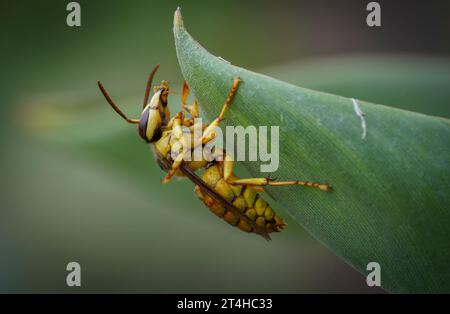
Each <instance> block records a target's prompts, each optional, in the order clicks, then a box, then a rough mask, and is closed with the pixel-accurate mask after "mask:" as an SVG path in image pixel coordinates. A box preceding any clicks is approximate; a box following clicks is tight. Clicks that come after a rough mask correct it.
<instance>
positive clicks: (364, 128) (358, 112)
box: [352, 98, 367, 139]
mask: <svg viewBox="0 0 450 314" xmlns="http://www.w3.org/2000/svg"><path fill="white" fill-rule="evenodd" d="M352 101H353V109H354V110H355V113H356V115H357V116H358V117H359V119H360V120H361V127H362V135H361V138H362V139H365V138H366V135H367V126H366V119H365V118H364V116H365V113H364V112H363V111H362V110H361V108H360V107H359V105H358V102H357V101H356V99H354V98H352Z"/></svg>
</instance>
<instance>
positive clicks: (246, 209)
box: [195, 163, 285, 233]
mask: <svg viewBox="0 0 450 314" xmlns="http://www.w3.org/2000/svg"><path fill="white" fill-rule="evenodd" d="M235 178H236V177H235V176H234V175H233V179H235ZM202 179H203V181H204V182H205V183H206V184H208V185H209V186H210V187H212V188H213V189H214V190H215V191H216V192H217V193H219V194H220V195H221V196H222V197H223V198H224V199H226V200H227V201H228V202H230V203H231V204H233V205H234V206H235V207H236V208H237V209H238V210H239V211H240V212H241V213H242V214H244V215H245V216H247V217H248V218H250V219H251V220H252V221H254V222H255V223H256V224H257V225H258V226H260V227H262V228H264V229H265V230H266V232H267V233H270V232H274V231H275V232H277V231H280V230H281V229H282V228H283V227H284V226H285V223H284V221H283V219H282V218H280V217H279V216H278V215H277V214H276V213H275V211H274V210H273V209H272V208H271V207H270V206H269V204H267V202H266V201H265V200H264V199H263V198H262V197H261V196H260V195H259V194H258V193H257V192H256V191H255V189H254V188H252V187H251V186H241V185H231V184H229V183H227V182H226V181H225V179H224V178H223V164H222V163H217V164H214V165H212V166H210V167H209V168H208V169H206V171H205V173H204V174H203V176H202ZM195 192H196V194H197V195H198V196H199V198H200V199H201V200H202V201H203V203H204V204H205V205H206V206H207V207H208V208H209V209H210V210H211V211H212V212H213V213H214V214H216V215H217V216H219V217H221V218H223V219H224V220H225V221H226V222H228V223H229V224H230V225H232V226H236V227H238V228H239V229H241V230H242V231H246V232H255V230H254V228H253V227H252V226H251V225H250V224H249V223H248V222H247V221H245V220H244V219H241V217H239V215H237V214H235V213H233V212H232V211H230V210H228V209H225V208H224V207H223V206H222V204H221V203H220V202H219V201H218V200H215V199H214V198H212V197H210V196H209V195H207V194H205V193H202V191H201V188H200V187H199V186H196V187H195Z"/></svg>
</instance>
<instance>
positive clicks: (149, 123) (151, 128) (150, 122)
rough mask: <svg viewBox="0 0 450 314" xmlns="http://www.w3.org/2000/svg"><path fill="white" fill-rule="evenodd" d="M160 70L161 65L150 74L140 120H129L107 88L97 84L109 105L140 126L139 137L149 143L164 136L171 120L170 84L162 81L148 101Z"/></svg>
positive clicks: (124, 117) (130, 121)
mask: <svg viewBox="0 0 450 314" xmlns="http://www.w3.org/2000/svg"><path fill="white" fill-rule="evenodd" d="M158 68H159V64H158V65H156V66H155V68H154V69H153V71H152V72H151V73H150V77H149V79H148V82H147V87H146V89H145V96H144V106H143V110H142V113H141V117H140V118H139V119H129V118H128V117H127V116H126V115H125V114H124V113H123V112H122V111H121V110H120V109H119V107H118V106H117V105H116V104H115V103H114V101H113V100H112V99H111V97H110V96H109V94H108V93H107V92H106V90H105V88H104V87H103V85H102V84H101V83H100V82H97V84H98V87H99V88H100V90H101V92H102V93H103V96H105V98H106V100H107V101H108V103H109V104H110V105H111V107H112V108H113V109H114V111H116V112H117V113H118V114H119V115H120V116H121V117H122V118H123V119H125V121H127V122H128V123H132V124H137V125H138V132H139V135H140V136H141V137H142V138H143V139H144V140H145V141H146V142H147V143H151V142H155V141H157V140H158V139H159V138H160V137H161V134H162V130H163V128H164V127H165V126H166V125H167V123H168V120H169V118H170V112H169V108H168V107H167V97H168V95H169V83H168V82H167V81H162V82H161V85H159V86H156V87H155V93H154V95H153V96H152V98H151V99H150V101H148V99H149V96H150V89H151V86H152V82H153V77H154V76H155V73H156V71H157V70H158Z"/></svg>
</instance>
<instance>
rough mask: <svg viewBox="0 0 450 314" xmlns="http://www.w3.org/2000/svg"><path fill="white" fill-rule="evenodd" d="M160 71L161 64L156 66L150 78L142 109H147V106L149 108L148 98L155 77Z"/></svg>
mask: <svg viewBox="0 0 450 314" xmlns="http://www.w3.org/2000/svg"><path fill="white" fill-rule="evenodd" d="M158 69H159V64H157V65H155V67H154V68H153V71H152V72H151V73H150V76H149V77H148V81H147V87H146V88H145V96H144V105H143V106H142V108H145V106H147V103H148V97H149V96H150V89H151V88H152V82H153V77H154V76H155V74H156V71H158Z"/></svg>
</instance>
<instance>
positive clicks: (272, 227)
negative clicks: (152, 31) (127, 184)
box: [98, 65, 331, 239]
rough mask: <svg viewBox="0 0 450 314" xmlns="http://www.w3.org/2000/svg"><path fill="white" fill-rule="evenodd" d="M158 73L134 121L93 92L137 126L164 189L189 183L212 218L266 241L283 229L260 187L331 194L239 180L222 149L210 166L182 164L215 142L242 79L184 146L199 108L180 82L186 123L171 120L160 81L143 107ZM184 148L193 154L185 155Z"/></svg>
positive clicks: (206, 163) (194, 162)
mask: <svg viewBox="0 0 450 314" xmlns="http://www.w3.org/2000/svg"><path fill="white" fill-rule="evenodd" d="M158 68H159V65H157V66H156V67H155V68H154V69H153V71H152V72H151V73H150V77H149V79H148V82H147V87H146V89H145V96H144V104H143V110H142V113H141V116H140V118H139V119H129V118H128V117H127V116H126V115H125V114H124V113H123V112H122V111H121V110H120V109H119V107H118V106H117V105H116V104H115V103H114V101H113V100H112V99H111V97H110V96H109V95H108V93H107V92H106V90H105V88H104V87H103V85H102V84H101V83H100V82H98V86H99V88H100V90H101V92H102V93H103V95H104V96H105V98H106V100H107V101H108V103H109V104H110V105H111V107H112V108H113V109H114V110H115V111H116V112H117V113H118V114H119V115H120V116H121V117H122V118H123V119H125V120H126V121H127V122H128V123H132V124H137V125H138V132H139V135H140V136H141V137H142V138H143V139H144V140H145V141H146V142H147V143H151V144H152V147H153V150H154V153H155V158H156V161H157V162H158V164H159V166H160V167H161V169H163V170H164V171H165V172H167V175H166V176H165V177H164V179H163V183H167V182H169V181H170V179H171V178H172V177H173V176H181V177H187V178H189V179H190V180H191V181H192V182H194V184H195V193H196V194H197V195H198V197H199V198H200V199H201V200H202V201H203V203H204V204H205V205H206V206H207V207H208V208H209V209H210V210H211V211H212V212H213V213H214V214H216V215H217V216H219V217H221V218H223V219H224V220H225V221H226V222H228V223H229V224H230V225H233V226H237V227H238V228H239V229H241V230H243V231H246V232H252V233H257V234H260V235H262V236H263V237H264V238H266V239H270V237H269V233H271V232H278V231H280V230H281V229H283V227H284V226H285V223H284V221H283V219H282V218H281V217H279V216H278V215H277V214H276V213H275V211H274V210H273V209H272V207H270V206H269V205H268V204H267V202H266V201H265V200H264V199H263V198H262V197H261V196H260V195H259V194H258V192H261V191H263V186H268V185H270V186H286V185H302V186H308V187H314V188H318V189H320V190H323V191H330V190H331V186H329V185H328V184H322V183H316V182H310V181H300V180H293V181H277V180H273V179H270V178H248V179H240V178H238V177H237V176H236V175H235V174H234V173H233V160H232V158H231V157H230V156H228V155H227V154H226V152H224V150H223V149H218V148H215V150H214V151H213V154H217V156H221V157H222V158H216V159H213V160H212V161H208V160H206V159H204V158H203V159H201V160H195V159H190V160H192V161H190V160H189V159H188V160H189V161H186V158H184V157H186V156H185V155H186V154H191V153H192V152H193V151H194V149H193V148H194V147H193V146H194V145H201V146H202V147H203V146H204V145H206V144H208V143H209V142H210V141H212V140H213V139H214V137H215V133H214V129H215V128H216V127H218V126H219V124H220V122H221V121H222V120H223V119H224V116H225V113H226V111H227V109H228V108H229V106H230V105H231V103H232V101H233V98H234V95H235V94H236V92H237V90H238V87H239V84H240V82H241V79H240V78H238V77H236V78H234V79H233V84H232V86H231V88H230V91H229V93H228V96H227V98H226V99H225V102H224V104H223V107H222V110H221V112H220V114H219V115H218V117H217V118H216V119H214V121H213V122H211V123H210V124H204V125H202V126H201V128H202V134H201V138H200V139H199V141H197V143H199V144H195V143H194V142H191V143H186V137H185V136H184V132H186V130H188V132H193V130H194V127H195V125H194V119H195V118H198V117H199V105H198V102H197V101H196V100H195V101H194V103H193V104H192V105H190V106H189V105H188V104H187V97H188V95H189V87H188V85H187V83H186V82H184V83H183V91H182V96H181V103H182V107H183V109H184V110H185V111H186V112H187V113H188V114H189V115H190V117H189V118H188V117H186V116H185V114H184V112H183V111H181V112H178V113H177V114H176V115H174V116H173V117H172V118H171V117H170V112H169V108H168V101H167V99H168V95H169V84H168V82H166V81H162V82H161V84H160V85H159V86H156V87H155V93H154V95H153V96H152V98H151V99H150V101H148V99H149V96H150V89H151V86H152V81H153V78H154V76H155V73H156V71H157V70H158ZM191 138H192V137H191ZM186 147H187V148H192V149H186ZM173 152H175V154H174V153H173ZM199 169H205V171H204V173H203V175H202V177H199V176H198V175H197V174H196V171H197V170H199Z"/></svg>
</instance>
